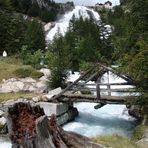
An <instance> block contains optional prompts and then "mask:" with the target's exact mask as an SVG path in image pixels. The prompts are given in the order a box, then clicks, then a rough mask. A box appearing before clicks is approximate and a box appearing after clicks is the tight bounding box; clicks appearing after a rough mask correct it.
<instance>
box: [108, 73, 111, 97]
mask: <svg viewBox="0 0 148 148" xmlns="http://www.w3.org/2000/svg"><path fill="white" fill-rule="evenodd" d="M107 80H108V85H107V89H108V96H111V88H110V84H109V71H107Z"/></svg>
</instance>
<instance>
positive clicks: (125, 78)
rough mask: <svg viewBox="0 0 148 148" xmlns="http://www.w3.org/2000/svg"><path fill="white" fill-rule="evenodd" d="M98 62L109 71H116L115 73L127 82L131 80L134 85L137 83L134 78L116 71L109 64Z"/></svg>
mask: <svg viewBox="0 0 148 148" xmlns="http://www.w3.org/2000/svg"><path fill="white" fill-rule="evenodd" d="M98 64H99V65H100V66H101V67H103V68H105V69H107V70H108V71H111V72H112V73H114V74H116V75H117V76H119V77H121V78H122V79H124V80H126V81H127V82H130V83H131V84H133V85H134V84H135V82H134V81H133V80H132V79H130V78H129V77H127V76H125V75H122V74H121V73H119V72H117V71H115V70H114V69H112V68H111V67H107V66H105V65H103V64H101V63H98Z"/></svg>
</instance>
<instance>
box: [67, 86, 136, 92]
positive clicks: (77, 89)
mask: <svg viewBox="0 0 148 148" xmlns="http://www.w3.org/2000/svg"><path fill="white" fill-rule="evenodd" d="M70 90H74V91H75V92H76V91H87V90H90V91H93V92H95V91H96V88H83V87H81V88H72V89H70ZM100 91H101V92H109V91H111V92H129V93H132V92H137V91H136V90H135V89H134V88H133V89H131V88H130V89H108V88H100Z"/></svg>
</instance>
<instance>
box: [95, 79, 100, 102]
mask: <svg viewBox="0 0 148 148" xmlns="http://www.w3.org/2000/svg"><path fill="white" fill-rule="evenodd" d="M100 81H101V78H100V77H99V78H98V80H97V82H96V94H97V100H99V99H100V84H99V83H100Z"/></svg>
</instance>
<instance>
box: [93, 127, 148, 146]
mask: <svg viewBox="0 0 148 148" xmlns="http://www.w3.org/2000/svg"><path fill="white" fill-rule="evenodd" d="M146 130H147V131H148V126H143V125H139V126H137V127H136V128H135V130H134V132H133V135H132V137H131V139H128V138H125V137H122V136H118V135H109V136H97V137H94V138H92V140H93V141H94V142H96V143H100V144H102V145H105V146H106V147H111V148H148V145H145V144H139V145H137V144H136V142H137V141H139V140H140V139H142V138H143V135H144V133H145V132H146Z"/></svg>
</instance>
